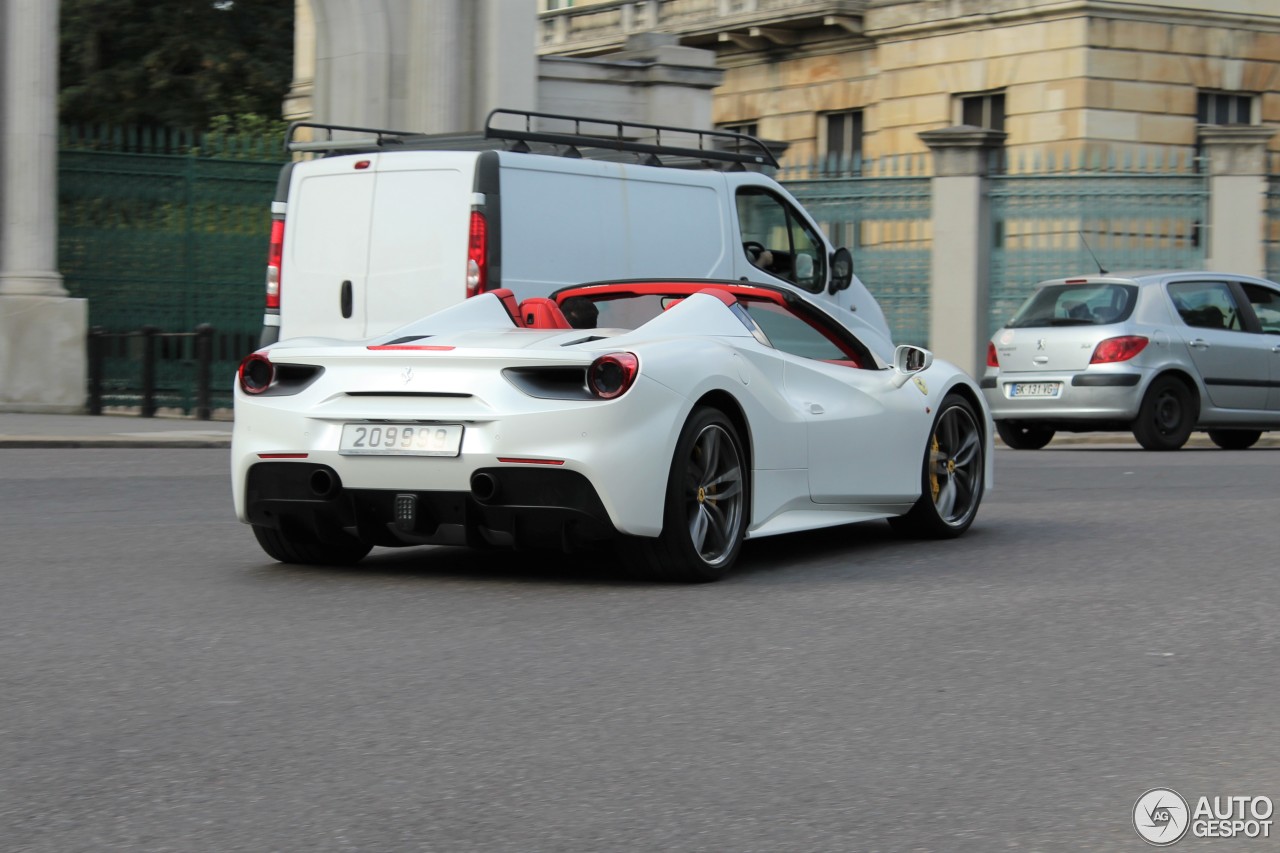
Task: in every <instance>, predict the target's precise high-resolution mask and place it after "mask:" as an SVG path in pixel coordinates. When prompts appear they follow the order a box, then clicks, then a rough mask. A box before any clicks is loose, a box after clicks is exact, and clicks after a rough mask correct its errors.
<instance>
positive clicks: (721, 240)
mask: <svg viewBox="0 0 1280 853" xmlns="http://www.w3.org/2000/svg"><path fill="white" fill-rule="evenodd" d="M513 118H514V119H515V120H517V121H518V122H523V123H524V127H523V128H515V129H512V128H504V127H500V126H496V125H495V119H498V120H499V123H501V122H502V121H504V120H505V121H508V122H510V121H511V120H512V119H513ZM535 119H536V120H537V121H538V123H539V124H538V129H536V130H535V129H533V121H534V120H535ZM584 123H586V124H596V125H605V126H607V127H608V130H609V131H610V132H611V133H610V134H604V133H591V134H588V133H582V132H581V130H582V125H583V124H584ZM303 127H307V128H311V129H312V131H311V132H312V133H313V134H314V133H316V132H317V131H319V132H321V133H324V134H327V135H328V137H329V139H326V140H324V141H320V142H316V141H294V137H295V135H297V131H298V130H299V129H300V128H303ZM557 127H568V128H569V129H568V130H556V129H555V128H557ZM548 128H551V129H548ZM338 134H355V135H358V136H360V137H362V138H358V139H351V140H342V139H338V140H336V141H335V139H334V137H335V135H338ZM289 139H290V142H289V147H290V149H291V150H295V151H303V150H310V151H313V152H320V153H321V154H323V156H320V157H318V158H317V159H312V160H307V161H301V162H295V163H290V164H288V165H286V166H285V167H284V169H283V170H282V172H281V176H280V181H279V184H278V186H277V190H276V199H275V201H274V202H273V204H272V208H271V209H272V216H273V221H272V228H271V244H270V254H269V258H268V267H267V307H266V315H265V317H264V318H263V334H262V344H263V345H264V346H265V345H267V344H271V343H274V342H275V341H277V340H280V339H282V338H291V337H299V336H320V337H331V338H341V339H347V340H361V339H364V338H368V337H372V336H374V335H377V334H381V333H383V332H386V331H390V330H391V329H394V328H396V327H398V326H400V325H403V324H404V323H406V322H408V321H410V320H414V319H416V318H418V317H421V316H424V315H426V314H429V313H432V312H434V311H437V310H439V309H441V308H445V307H447V306H449V305H452V304H454V303H456V302H459V301H461V300H462V299H465V298H466V297H468V296H474V295H476V294H477V293H482V292H485V291H487V290H494V289H497V288H509V289H510V290H512V291H513V292H514V293H515V295H516V297H517V299H520V300H523V299H524V298H526V297H529V296H546V295H548V294H549V293H551V292H552V291H554V290H556V289H558V288H560V287H564V286H566V285H571V284H581V283H583V282H588V281H596V280H601V279H627V278H661V277H667V276H669V277H672V278H717V279H730V278H733V279H741V280H744V281H757V282H764V283H768V284H777V285H784V286H790V287H795V288H799V289H801V290H804V291H806V292H808V293H811V294H821V295H822V296H823V297H824V298H826V299H828V300H830V301H831V302H833V303H834V304H835V305H837V306H839V307H841V308H844V309H848V310H850V311H853V312H855V314H854V319H855V324H856V325H858V326H864V325H865V326H866V327H867V329H869V330H870V331H871V332H874V333H875V334H876V335H878V336H880V337H883V338H884V342H883V343H884V345H885V347H887V351H889V352H891V351H892V346H891V343H890V340H891V336H890V333H889V329H888V327H887V325H886V324H885V320H884V315H883V313H882V312H881V310H880V307H879V306H878V305H877V304H876V302H875V300H874V299H873V298H872V297H871V294H870V293H868V292H867V290H866V288H865V287H863V285H862V283H861V282H860V281H858V280H857V278H856V277H854V275H853V262H852V257H851V256H850V254H849V252H848V250H846V249H835V248H833V247H832V246H831V244H830V243H829V242H828V241H827V239H826V237H825V236H824V235H823V233H822V232H821V231H820V230H819V229H818V227H817V226H816V225H815V224H814V223H813V220H812V219H810V217H809V216H808V215H807V214H806V213H805V212H804V210H803V209H802V208H801V206H800V204H799V203H798V202H797V201H796V200H795V199H794V198H793V197H792V196H791V195H790V194H789V193H788V192H787V191H786V190H785V189H783V188H782V187H781V186H779V185H778V183H777V182H776V181H774V180H772V179H771V178H769V177H768V176H766V175H764V174H761V173H759V172H754V171H746V170H745V165H747V164H751V165H756V166H762V165H772V166H775V167H776V166H777V161H776V160H774V158H773V155H772V153H771V152H770V151H769V149H768V148H767V147H766V146H765V145H764V144H763V143H761V142H760V141H759V140H756V139H754V138H752V137H748V136H742V135H740V134H735V133H728V132H725V131H706V130H702V131H700V130H690V129H685V128H668V127H660V126H657V125H637V124H632V123H621V122H611V121H610V122H604V121H596V120H592V119H582V118H574V117H566V116H555V115H550V114H545V113H526V112H515V111H511V110H495V111H494V112H493V113H491V114H490V116H489V119H488V120H487V121H486V127H485V135H484V138H483V139H479V138H476V137H473V138H471V139H463V140H460V139H459V138H457V137H454V138H451V139H446V138H440V137H425V136H421V135H414V134H407V133H402V132H398V131H381V130H372V129H364V128H350V127H341V126H337V125H320V124H314V123H298V124H296V125H294V126H293V127H291V128H290V132H289ZM642 139H650V140H666V141H665V142H658V141H641V140H642ZM673 139H688V140H690V141H689V142H687V143H683V144H676V143H673V142H672V140H673ZM531 144H533V145H540V146H544V147H549V148H548V150H550V151H552V152H555V153H533V152H532V151H530V150H529V149H530V145H531ZM495 145H497V146H504V145H505V146H508V149H509V150H494V146H495ZM459 146H466V147H469V148H471V149H472V150H442V148H448V147H453V148H456V147H459ZM476 149H479V150H476ZM641 156H643V157H644V158H645V162H644V163H643V164H642V163H639V162H636V160H637V159H638V158H639V157H641ZM599 157H604V158H607V159H594V158H599ZM620 157H626V158H628V159H629V160H630V161H631V162H618V158H620ZM664 158H665V162H666V164H667V165H662V162H663V161H664ZM690 164H693V165H695V166H701V168H687V166H688V165H690ZM680 166H686V168H682V167H680ZM716 167H718V168H719V169H724V168H725V167H728V168H729V169H736V170H737V171H719V170H717V168H716ZM859 321H860V322H859Z"/></svg>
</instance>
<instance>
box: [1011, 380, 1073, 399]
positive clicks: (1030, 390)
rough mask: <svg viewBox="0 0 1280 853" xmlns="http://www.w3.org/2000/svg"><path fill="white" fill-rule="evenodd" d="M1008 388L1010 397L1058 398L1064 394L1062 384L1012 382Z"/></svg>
mask: <svg viewBox="0 0 1280 853" xmlns="http://www.w3.org/2000/svg"><path fill="white" fill-rule="evenodd" d="M1007 387H1008V388H1009V396H1010V397H1057V396H1058V395H1059V394H1061V393H1062V383H1061V382H1011V383H1009V385H1008V386H1007Z"/></svg>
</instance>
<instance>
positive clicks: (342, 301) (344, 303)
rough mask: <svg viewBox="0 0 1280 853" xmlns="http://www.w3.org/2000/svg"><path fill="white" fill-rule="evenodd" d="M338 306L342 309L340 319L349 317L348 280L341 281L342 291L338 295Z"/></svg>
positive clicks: (349, 296) (349, 283) (349, 290)
mask: <svg viewBox="0 0 1280 853" xmlns="http://www.w3.org/2000/svg"><path fill="white" fill-rule="evenodd" d="M338 308H339V309H340V310H341V311H342V319H344V320H350V319H351V309H352V292H351V282H349V281H344V282H343V283H342V293H341V295H339V297H338Z"/></svg>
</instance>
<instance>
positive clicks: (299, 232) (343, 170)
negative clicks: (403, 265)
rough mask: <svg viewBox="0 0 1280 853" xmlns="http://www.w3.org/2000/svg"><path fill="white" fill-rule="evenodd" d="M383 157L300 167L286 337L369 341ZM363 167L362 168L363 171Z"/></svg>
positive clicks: (283, 292) (288, 232)
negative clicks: (378, 170)
mask: <svg viewBox="0 0 1280 853" xmlns="http://www.w3.org/2000/svg"><path fill="white" fill-rule="evenodd" d="M377 157H378V155H358V156H348V157H332V158H326V159H322V160H313V161H311V162H308V163H305V164H300V165H299V166H298V167H296V168H295V169H294V172H293V179H292V181H291V182H290V187H289V209H288V213H287V214H286V217H285V232H284V248H283V254H284V262H283V264H282V265H281V266H282V273H281V281H280V337H281V338H289V337H297V336H299V335H308V336H310V335H316V336H321V337H334V338H347V339H352V340H355V339H358V338H361V337H364V307H363V304H361V302H360V301H359V300H357V298H356V294H358V293H361V292H363V290H364V286H365V276H366V273H367V271H368V262H369V218H370V215H371V214H372V211H373V191H374V172H373V167H374V165H375V163H376V161H377ZM361 164H363V165H361Z"/></svg>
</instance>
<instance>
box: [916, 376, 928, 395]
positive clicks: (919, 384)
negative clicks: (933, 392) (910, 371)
mask: <svg viewBox="0 0 1280 853" xmlns="http://www.w3.org/2000/svg"><path fill="white" fill-rule="evenodd" d="M912 381H913V382H915V383H916V387H917V388H919V389H920V393H921V394H924V395H925V396H926V397H927V396H929V386H928V385H925V384H924V380H923V379H921V378H920V377H919V376H916V377H914V378H913V379H912Z"/></svg>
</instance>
